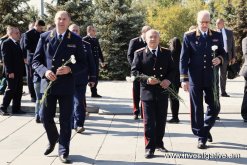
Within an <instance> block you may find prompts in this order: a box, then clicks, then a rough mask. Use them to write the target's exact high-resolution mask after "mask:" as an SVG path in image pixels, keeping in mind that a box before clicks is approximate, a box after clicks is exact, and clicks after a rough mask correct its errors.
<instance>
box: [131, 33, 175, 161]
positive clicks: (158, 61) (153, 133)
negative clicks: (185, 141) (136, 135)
mask: <svg viewBox="0 0 247 165" xmlns="http://www.w3.org/2000/svg"><path fill="white" fill-rule="evenodd" d="M159 39H160V37H159V33H158V31H156V30H154V29H151V30H149V31H147V33H146V41H147V46H146V47H144V48H141V49H139V50H137V51H136V52H135V55H134V60H133V63H132V66H131V72H132V75H134V76H141V77H140V78H139V79H140V83H141V100H142V105H143V107H142V108H143V123H144V136H145V158H152V157H154V151H155V149H158V150H159V151H161V152H167V150H166V148H165V147H164V144H163V141H162V139H163V137H164V134H165V125H166V117H167V107H168V93H167V91H166V88H167V87H168V86H169V85H170V84H171V82H172V80H173V75H174V74H175V68H174V64H173V61H172V58H171V52H170V51H169V50H168V49H165V48H162V47H160V46H159Z"/></svg>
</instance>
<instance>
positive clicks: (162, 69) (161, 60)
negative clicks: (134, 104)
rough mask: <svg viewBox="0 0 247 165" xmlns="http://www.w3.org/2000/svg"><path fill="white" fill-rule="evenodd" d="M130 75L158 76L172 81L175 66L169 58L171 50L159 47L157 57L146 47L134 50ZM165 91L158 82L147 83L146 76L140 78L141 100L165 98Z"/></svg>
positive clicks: (160, 78)
mask: <svg viewBox="0 0 247 165" xmlns="http://www.w3.org/2000/svg"><path fill="white" fill-rule="evenodd" d="M131 72H132V75H134V76H138V75H146V76H150V77H151V76H152V77H156V78H158V79H159V80H160V81H162V80H164V79H167V80H169V81H170V82H171V83H173V79H174V74H175V68H174V64H173V61H172V58H171V52H170V51H169V50H168V49H165V48H159V49H158V53H157V57H156V58H154V57H153V54H152V53H151V52H150V50H149V49H148V48H147V47H146V48H143V49H140V50H138V51H136V52H135V55H134V60H133V62H132V66H131ZM165 94H167V92H165V90H164V89H163V88H161V86H160V85H159V84H157V85H149V84H147V78H144V79H142V80H141V100H142V101H152V100H155V99H160V100H162V99H165V98H166V97H167V96H166V95H165Z"/></svg>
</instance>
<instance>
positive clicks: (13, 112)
mask: <svg viewBox="0 0 247 165" xmlns="http://www.w3.org/2000/svg"><path fill="white" fill-rule="evenodd" d="M26 113H27V112H25V111H23V110H17V111H12V114H26Z"/></svg>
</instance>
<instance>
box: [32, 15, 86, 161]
mask: <svg viewBox="0 0 247 165" xmlns="http://www.w3.org/2000/svg"><path fill="white" fill-rule="evenodd" d="M54 21H55V24H56V28H55V29H54V30H51V31H48V32H46V33H43V34H41V35H40V40H39V42H38V45H37V48H36V51H35V54H34V58H33V64H32V66H33V68H34V69H35V71H36V72H37V73H38V74H39V76H40V77H41V93H44V91H45V90H46V88H47V86H48V83H49V82H51V81H53V84H52V85H51V87H50V88H49V90H48V95H47V96H46V97H45V99H44V102H43V104H42V105H41V106H42V107H41V111H42V114H41V115H40V117H41V121H42V122H43V125H44V128H45V130H46V133H47V137H48V140H49V146H48V148H47V149H46V151H45V153H44V155H48V154H50V153H51V152H52V151H53V150H54V147H55V144H56V143H57V142H59V158H60V160H61V161H62V162H63V163H68V162H70V160H69V159H68V156H69V145H70V138H71V118H72V114H73V94H74V89H75V81H74V74H76V73H77V72H80V71H81V70H83V68H85V67H86V65H87V64H86V60H85V56H84V54H83V47H82V40H81V38H80V37H79V36H78V35H76V34H74V33H72V32H70V31H69V30H68V26H69V23H70V16H69V14H68V13H67V12H66V11H58V12H57V13H56V15H55V19H54ZM72 55H74V56H75V58H76V63H75V64H73V63H69V64H67V65H65V66H62V65H64V63H65V62H67V61H68V60H69V59H70V58H71V56H72ZM57 101H58V103H59V108H60V116H59V121H60V134H59V132H58V130H57V127H56V124H55V122H54V117H55V113H56V104H57Z"/></svg>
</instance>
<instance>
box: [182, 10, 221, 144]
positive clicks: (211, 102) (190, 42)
mask: <svg viewBox="0 0 247 165" xmlns="http://www.w3.org/2000/svg"><path fill="white" fill-rule="evenodd" d="M197 24H198V27H197V28H196V29H194V30H192V31H189V32H186V33H185V34H184V39H183V45H182V51H181V57H180V80H181V82H182V83H181V86H182V88H183V89H184V91H189V94H190V103H191V104H190V105H191V124H192V132H193V133H194V135H196V136H198V146H197V147H198V148H199V149H206V147H207V146H206V142H207V140H208V141H210V142H211V141H212V136H211V134H210V132H209V131H210V129H211V128H212V127H213V125H214V123H215V120H216V117H217V115H218V113H219V110H220V105H219V93H218V65H220V64H223V63H224V59H225V50H224V48H223V41H222V37H221V34H220V33H219V32H216V31H213V30H211V29H209V25H210V13H209V12H208V11H206V10H202V11H200V12H198V16H197ZM212 46H214V47H215V48H217V49H216V50H214V51H215V52H214V51H213V50H212ZM214 53H215V56H214ZM214 74H216V75H214ZM214 87H217V88H216V89H215V88H214ZM213 88H214V89H213ZM203 96H204V99H205V102H206V104H207V105H208V106H207V112H206V114H205V118H204V110H203Z"/></svg>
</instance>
